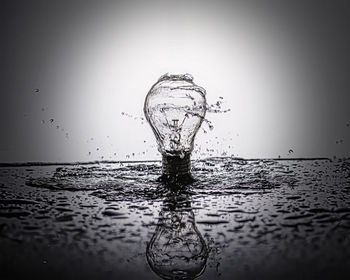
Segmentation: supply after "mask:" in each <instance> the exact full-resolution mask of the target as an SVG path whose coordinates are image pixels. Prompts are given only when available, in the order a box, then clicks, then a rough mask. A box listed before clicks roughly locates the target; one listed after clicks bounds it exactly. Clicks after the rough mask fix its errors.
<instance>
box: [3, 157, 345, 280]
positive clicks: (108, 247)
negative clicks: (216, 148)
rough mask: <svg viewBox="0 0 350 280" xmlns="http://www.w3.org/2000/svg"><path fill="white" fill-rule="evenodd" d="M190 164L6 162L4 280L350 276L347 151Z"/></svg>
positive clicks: (320, 277) (342, 277)
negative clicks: (184, 176)
mask: <svg viewBox="0 0 350 280" xmlns="http://www.w3.org/2000/svg"><path fill="white" fill-rule="evenodd" d="M192 165H193V174H194V176H195V177H196V178H197V181H196V182H195V183H193V184H192V185H189V186H187V187H185V188H183V189H181V190H179V189H176V190H175V189H170V188H167V187H164V186H163V185H161V183H158V182H157V178H158V177H159V175H160V172H161V167H160V163H147V162H144V163H105V164H91V165H72V166H16V167H6V166H3V167H1V168H0V248H1V250H0V264H1V270H2V271H3V272H4V274H3V275H8V276H7V278H6V277H5V278H3V277H1V279H16V278H19V277H22V276H26V275H28V274H30V275H31V276H32V277H36V278H40V279H41V278H46V277H48V278H50V279H52V278H57V279H60V278H65V279H77V278H82V277H85V278H87V279H97V278H98V279H126V278H128V279H160V277H159V276H162V277H163V278H165V279H172V278H171V277H173V279H192V278H193V277H198V279H215V278H220V279H258V278H259V279H301V278H305V279H314V278H318V279H330V278H332V279H347V277H346V276H347V275H349V272H350V159H343V160H249V161H247V160H243V159H233V158H211V159H207V160H202V161H195V162H193V163H192ZM175 275H176V277H177V278H174V277H175Z"/></svg>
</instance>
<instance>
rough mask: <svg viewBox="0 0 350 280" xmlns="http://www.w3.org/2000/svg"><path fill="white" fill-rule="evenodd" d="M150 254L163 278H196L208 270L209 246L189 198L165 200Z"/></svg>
mask: <svg viewBox="0 0 350 280" xmlns="http://www.w3.org/2000/svg"><path fill="white" fill-rule="evenodd" d="M146 256H147V261H148V264H149V265H150V267H151V269H152V270H153V271H154V272H155V273H156V274H157V275H159V276H160V277H161V278H163V279H172V280H174V279H176V280H180V279H182V280H184V279H194V278H196V277H198V276H199V275H201V274H202V273H203V272H204V269H205V266H206V262H207V259H208V249H207V245H206V244H205V241H204V239H203V237H202V235H201V233H200V232H199V231H198V229H197V227H196V224H195V219H194V213H193V210H192V207H191V203H190V201H189V200H188V197H186V196H184V195H179V196H177V195H174V196H171V197H168V198H167V199H166V200H165V201H164V202H163V207H162V210H161V211H160V213H159V222H158V225H157V228H156V231H155V233H154V234H153V236H152V239H151V241H150V243H149V244H148V245H147V251H146Z"/></svg>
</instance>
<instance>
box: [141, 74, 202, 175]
mask: <svg viewBox="0 0 350 280" xmlns="http://www.w3.org/2000/svg"><path fill="white" fill-rule="evenodd" d="M205 112H206V99H205V90H204V89H203V88H202V87H199V86H197V85H196V84H195V83H194V82H193V77H192V76H191V75H189V74H184V75H168V74H165V75H163V76H162V77H160V78H159V80H158V81H157V82H156V83H155V84H154V85H153V86H152V88H151V89H150V91H149V92H148V94H147V96H146V100H145V104H144V113H145V116H146V119H147V121H148V122H149V124H150V126H151V127H152V130H153V132H154V134H155V136H156V140H157V143H158V150H159V152H160V153H161V154H162V156H163V174H164V175H181V174H189V170H190V154H191V152H192V150H193V143H194V138H195V136H196V133H197V131H198V130H199V128H200V126H201V124H202V122H203V119H204V117H205Z"/></svg>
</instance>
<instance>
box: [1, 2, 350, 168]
mask: <svg viewBox="0 0 350 280" xmlns="http://www.w3.org/2000/svg"><path fill="white" fill-rule="evenodd" d="M281 2H287V1H18V2H17V1H2V2H1V5H2V9H1V35H2V38H3V39H4V40H2V42H1V61H2V63H1V84H2V92H1V100H0V110H1V112H0V117H1V121H0V129H1V139H0V162H6V161H8V162H11V161H87V160H101V159H103V160H146V159H159V154H158V152H157V149H156V145H155V138H154V136H153V134H152V131H151V129H150V127H149V125H148V124H147V123H146V122H142V120H141V119H140V118H141V117H143V111H142V109H143V102H144V98H145V96H146V94H147V92H148V90H149V89H150V87H151V86H152V85H153V84H154V83H155V82H156V81H157V79H158V78H159V77H160V76H161V75H163V74H164V73H166V72H169V73H170V74H182V73H190V74H192V75H193V76H194V82H195V83H196V84H198V85H199V86H202V87H204V88H205V89H206V91H207V101H208V103H209V104H211V103H215V102H216V101H217V100H219V96H222V97H223V101H224V103H223V107H224V109H227V108H230V109H231V111H230V112H229V113H225V114H207V118H208V119H209V120H210V121H212V122H213V125H214V130H213V131H208V133H204V132H203V130H201V131H200V132H199V133H198V135H197V137H196V141H195V143H196V148H195V152H194V154H193V156H194V157H195V158H198V157H206V156H220V155H232V154H233V155H235V156H240V157H247V158H252V157H253V158H267V157H278V156H281V157H323V156H326V157H333V156H349V155H350V152H349V148H348V146H349V141H350V128H349V123H350V113H349V109H348V107H349V101H348V97H347V95H348V90H349V85H348V82H347V81H348V79H347V77H346V74H345V73H346V71H345V69H347V66H348V65H349V64H348V62H349V57H348V56H345V55H346V54H347V52H348V48H347V46H348V45H349V42H348V39H346V38H348V37H349V36H348V35H349V34H348V31H347V26H348V25H347V22H346V20H347V19H348V18H349V16H348V15H349V14H350V13H347V11H348V10H349V9H347V8H346V7H345V6H342V5H340V4H339V5H338V4H337V5H326V4H322V5H321V2H322V1H320V2H319V3H318V4H317V6H312V5H307V4H304V1H295V2H294V1H290V2H293V3H289V4H286V3H284V4H282V3H281ZM299 2H300V3H299ZM36 88H38V89H39V90H40V91H39V92H38V93H36V92H35V89H36ZM123 112H124V113H127V115H125V114H124V115H123V114H122V113H123ZM130 116H132V117H130ZM50 119H53V121H52V122H50ZM57 126H58V128H57ZM204 129H206V130H208V129H207V127H205V126H204ZM207 149H213V150H214V151H211V152H210V151H208V150H207ZM289 150H293V153H291V152H289Z"/></svg>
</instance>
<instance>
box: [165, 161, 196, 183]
mask: <svg viewBox="0 0 350 280" xmlns="http://www.w3.org/2000/svg"><path fill="white" fill-rule="evenodd" d="M190 171H191V159H190V154H185V156H184V157H183V158H181V157H180V156H168V155H163V157H162V173H163V174H162V176H161V177H160V180H161V181H163V182H179V183H182V182H183V183H192V182H193V181H194V179H193V177H192V175H191V172H190Z"/></svg>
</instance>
